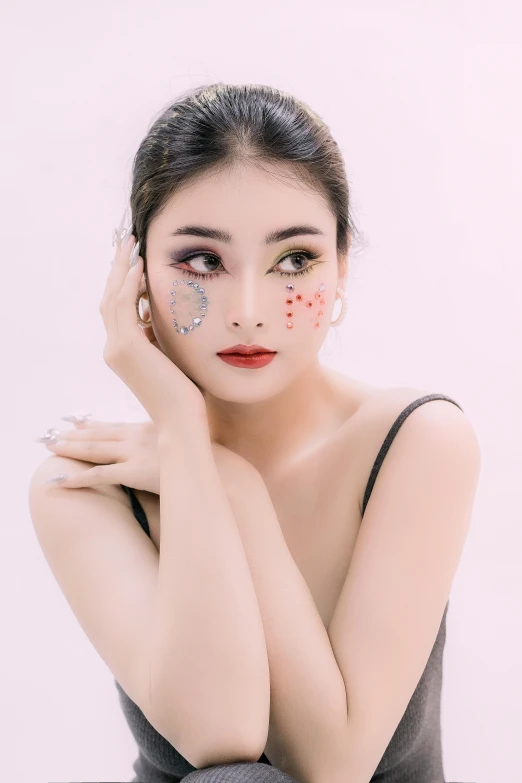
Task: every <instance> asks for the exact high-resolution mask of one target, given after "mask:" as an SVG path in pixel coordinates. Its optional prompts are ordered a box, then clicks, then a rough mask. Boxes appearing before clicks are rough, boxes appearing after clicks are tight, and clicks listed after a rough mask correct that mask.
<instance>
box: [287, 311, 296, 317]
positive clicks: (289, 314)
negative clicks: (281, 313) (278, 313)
mask: <svg viewBox="0 0 522 783" xmlns="http://www.w3.org/2000/svg"><path fill="white" fill-rule="evenodd" d="M293 316H294V314H293V313H292V312H291V311H290V310H289V311H288V312H287V314H286V317H287V318H293Z"/></svg>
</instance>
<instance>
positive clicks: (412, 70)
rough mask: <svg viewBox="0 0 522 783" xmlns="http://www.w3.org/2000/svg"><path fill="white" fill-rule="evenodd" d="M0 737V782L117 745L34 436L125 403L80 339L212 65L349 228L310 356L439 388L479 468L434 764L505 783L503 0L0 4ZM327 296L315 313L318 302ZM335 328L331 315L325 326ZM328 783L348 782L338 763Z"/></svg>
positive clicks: (375, 378)
mask: <svg viewBox="0 0 522 783" xmlns="http://www.w3.org/2000/svg"><path fill="white" fill-rule="evenodd" d="M0 13H1V28H2V31H3V36H2V38H3V43H2V47H1V51H0V58H1V66H2V67H1V77H0V78H1V80H2V88H3V89H2V97H3V100H2V102H1V104H0V111H1V114H2V117H1V120H2V122H1V132H2V142H3V143H2V145H1V152H2V158H3V159H2V166H1V172H2V176H1V215H2V243H1V244H2V247H3V250H2V256H3V257H2V262H1V270H2V280H3V297H2V299H3V313H2V319H1V327H2V355H3V357H4V358H3V362H2V368H3V369H2V383H1V389H2V409H3V421H2V431H3V439H4V449H3V459H2V514H1V523H0V530H1V535H2V540H1V546H0V559H1V561H0V580H1V583H0V595H1V602H2V603H1V629H2V643H1V645H0V663H1V673H2V691H1V699H0V704H1V706H0V711H1V712H0V723H1V725H0V745H1V746H2V751H1V766H2V770H1V772H2V778H3V779H4V780H6V781H7V780H9V781H11V783H47V782H49V781H54V782H58V781H99V780H103V781H125V780H130V779H131V778H132V776H133V774H134V773H133V771H132V762H133V761H134V759H135V758H136V756H137V749H136V746H135V744H134V741H133V739H132V736H131V734H130V731H129V729H128V728H127V725H126V723H125V720H124V717H123V714H122V713H121V711H120V707H119V703H118V700H117V692H116V689H115V686H114V679H113V677H112V674H111V672H110V671H109V670H108V668H107V667H106V665H105V664H104V663H103V661H102V660H101V658H100V657H99V655H98V654H97V652H96V650H95V649H94V648H93V646H92V645H91V644H90V642H89V641H88V639H87V638H86V636H85V634H84V633H83V631H82V629H81V627H80V626H79V624H78V622H77V621H76V618H75V617H74V615H73V614H72V611H71V610H70V608H69V606H68V604H67V602H66V600H65V598H64V596H63V595H62V593H61V591H60V589H59V588H58V586H57V583H56V582H55V580H54V577H53V575H52V573H51V571H50V569H49V568H48V566H47V563H46V561H45V559H44V557H43V554H42V552H41V550H40V548H39V545H38V542H37V540H36V536H35V533H34V530H33V527H32V524H31V519H30V516H29V509H28V498H27V493H28V485H29V481H30V478H31V475H32V473H33V471H34V470H35V468H36V466H37V465H38V464H39V463H40V462H41V461H43V460H44V459H45V458H46V457H47V456H48V455H49V452H48V451H47V450H46V449H45V447H44V446H42V445H39V444H37V443H35V442H34V440H35V438H37V437H38V436H39V435H41V434H43V432H44V431H45V430H46V429H48V428H49V427H57V428H65V429H68V428H70V427H71V426H72V425H69V424H66V423H65V422H62V421H61V418H60V417H61V416H64V415H67V414H70V413H72V412H75V411H78V410H84V411H89V412H92V413H93V415H94V417H95V418H98V419H105V420H107V421H139V420H142V419H145V418H147V416H146V414H145V411H144V410H143V408H142V407H141V405H140V404H139V402H138V401H137V400H136V398H135V397H134V396H133V395H132V394H131V393H130V390H129V389H128V388H127V387H126V386H125V385H124V384H123V382H122V381H121V380H120V379H119V378H118V377H117V376H116V375H115V374H114V373H113V372H112V371H111V370H110V369H109V368H108V366H107V365H106V364H105V363H104V361H103V357H102V351H103V346H104V342H105V331H104V326H103V322H102V319H101V316H100V314H99V311H98V307H99V302H100V299H101V295H102V291H103V288H104V285H105V280H106V277H107V275H108V272H109V266H110V260H111V259H112V257H113V252H114V250H113V247H112V245H111V235H112V230H113V228H114V227H115V226H116V224H117V222H118V220H119V218H120V216H121V213H122V211H123V208H124V207H125V205H126V204H127V201H128V195H129V187H130V170H131V161H132V157H133V155H134V153H135V151H136V149H137V147H138V145H139V143H140V141H141V139H142V138H143V136H144V135H145V133H146V132H147V130H148V127H149V125H150V123H151V122H152V120H153V118H155V116H156V115H157V113H158V111H159V110H160V109H161V108H162V107H165V106H166V105H167V103H168V102H169V101H170V100H174V98H175V97H176V96H177V95H178V94H179V93H180V92H182V91H183V90H185V89H187V88H189V87H195V86H196V85H199V84H210V83H212V82H217V81H221V82H233V83H263V84H268V85H272V86H274V87H279V88H281V89H283V90H286V91H289V92H292V93H293V94H295V95H296V96H297V97H298V98H301V99H302V100H304V101H306V102H307V103H308V104H309V105H310V106H311V107H312V108H313V109H314V110H315V111H316V112H318V113H319V114H320V115H321V116H322V118H323V119H324V120H325V121H326V123H327V124H328V125H329V127H330V128H331V131H332V133H333V135H334V137H335V138H336V140H337V142H338V144H339V145H340V147H341V150H342V152H343V155H344V158H345V161H346V167H347V174H348V179H349V183H350V186H351V192H352V199H353V207H354V216H355V220H356V222H357V225H358V227H359V229H360V230H361V231H362V232H363V235H364V238H365V242H364V244H363V245H362V246H361V247H360V248H359V250H358V252H355V253H354V255H353V256H352V258H351V267H350V275H349V280H348V285H347V295H348V314H347V317H346V319H345V321H344V323H343V324H342V326H341V327H340V329H339V330H338V331H339V334H340V341H336V340H335V339H333V338H332V339H330V337H329V339H328V340H327V342H326V343H325V345H324V351H323V352H322V354H321V360H322V361H323V362H324V363H325V364H327V365H328V366H331V367H333V368H335V369H338V370H341V371H344V372H346V373H347V374H348V375H351V376H353V377H356V378H359V379H361V380H364V381H367V382H368V383H373V384H376V385H379V386H415V387H421V388H428V389H430V390H431V391H433V392H441V393H444V394H448V395H449V396H451V397H452V398H454V399H455V400H456V401H457V402H458V403H459V404H460V405H461V406H462V407H463V409H464V411H465V413H466V415H467V416H468V417H469V418H470V419H471V421H472V422H473V424H474V426H475V428H476V431H477V434H478V436H479V439H480V443H481V450H482V473H481V478H480V485H479V490H478V494H477V498H476V502H475V509H474V515H473V521H472V525H471V529H470V533H469V536H468V539H467V542H466V546H465V550H464V554H463V557H462V560H461V563H460V566H459V570H458V573H457V576H456V578H455V581H454V584H453V588H452V593H451V606H450V610H449V613H448V622H447V642H446V649H445V655H444V679H443V702H442V728H443V748H444V765H445V773H446V777H447V780H452V781H453V780H454V781H457V780H458V781H466V782H469V783H471V782H473V783H499V781H507V780H515V779H516V778H517V771H518V769H519V766H520V760H519V751H520V740H521V737H522V708H521V695H522V688H521V685H522V676H521V674H520V667H521V660H522V649H521V647H522V645H521V641H522V629H521V619H520V618H521V608H520V607H521V597H522V583H521V577H520V570H519V563H520V547H521V544H522V525H521V514H520V507H521V504H522V494H521V490H520V476H521V473H522V446H521V443H522V415H521V407H522V372H521V348H520V346H521V341H522V315H521V314H522V302H521V298H522V296H521V291H522V273H521V251H520V248H521V231H520V227H521V218H520V216H521V214H522V185H521V182H522V153H521V142H520V140H521V138H522V110H521V101H520V96H521V94H522V78H521V77H522V49H521V47H520V40H519V31H520V29H521V27H522V12H521V10H520V5H519V4H518V3H517V2H515V0H512V2H508V0H497V2H495V3H493V2H487V0H479V2H473V3H472V2H468V1H467V0H439V1H437V2H435V1H434V0H423V2H422V3H420V2H414V0H409V1H406V0H402V1H400V0H395V2H394V1H393V0H389V1H388V2H384V0H383V1H382V2H371V1H370V2H368V0H360V1H358V2H354V1H353V0H352V2H345V3H341V2H340V0H339V2H321V3H313V2H310V1H308V2H307V0H295V1H294V2H288V1H287V0H278V1H277V2H268V3H254V4H244V3H242V2H240V0H230V1H229V2H219V3H215V2H202V0H191V2H190V3H189V2H184V3H181V2H178V3H172V2H170V3H169V2H159V1H158V0H152V1H151V2H149V3H147V4H144V3H143V2H136V1H135V0H132V2H128V1H127V2H123V1H122V0H120V2H103V3H102V2H100V0H95V1H94V2H90V3H88V4H87V3H85V4H79V3H67V2H63V1H62V2H59V1H58V0H51V2H46V3H40V2H36V1H35V0H28V2H26V3H22V4H15V3H9V4H8V3H7V2H4V3H3V4H2V7H1V9H0ZM336 312H337V311H336ZM334 331H335V330H331V332H330V334H331V333H333V332H334ZM347 783H349V781H347Z"/></svg>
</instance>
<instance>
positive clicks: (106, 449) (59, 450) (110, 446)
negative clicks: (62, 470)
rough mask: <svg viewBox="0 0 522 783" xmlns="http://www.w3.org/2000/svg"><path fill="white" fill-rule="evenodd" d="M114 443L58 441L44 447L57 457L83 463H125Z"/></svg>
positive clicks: (124, 458) (119, 449)
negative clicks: (78, 460) (77, 460)
mask: <svg viewBox="0 0 522 783" xmlns="http://www.w3.org/2000/svg"><path fill="white" fill-rule="evenodd" d="M115 444H116V441H93V440H72V439H71V440H59V441H57V442H56V443H46V444H45V447H46V448H47V449H49V451H52V453H53V454H56V455H57V456H59V457H71V458H73V459H80V460H82V461H83V462H93V463H98V464H100V465H108V464H114V463H119V462H125V460H126V457H125V455H124V454H123V453H122V451H121V448H120V447H119V446H117V445H115Z"/></svg>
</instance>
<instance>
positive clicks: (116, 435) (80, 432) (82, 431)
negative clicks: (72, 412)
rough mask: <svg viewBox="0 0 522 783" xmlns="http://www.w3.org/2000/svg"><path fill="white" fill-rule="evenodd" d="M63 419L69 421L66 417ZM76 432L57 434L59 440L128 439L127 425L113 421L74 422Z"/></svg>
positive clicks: (60, 431) (91, 420)
mask: <svg viewBox="0 0 522 783" xmlns="http://www.w3.org/2000/svg"><path fill="white" fill-rule="evenodd" d="M62 418H63V419H65V420H66V421H69V419H68V418H67V417H65V416H62ZM73 424H74V426H75V429H74V430H59V431H58V432H57V433H56V434H57V437H58V439H59V440H62V439H71V440H76V439H79V440H83V439H85V440H123V439H124V438H125V437H126V427H127V425H126V423H125V422H121V423H120V422H112V421H97V420H96V419H90V420H87V421H84V422H76V421H73Z"/></svg>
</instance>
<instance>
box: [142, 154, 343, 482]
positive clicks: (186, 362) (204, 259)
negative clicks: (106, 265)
mask: <svg viewBox="0 0 522 783" xmlns="http://www.w3.org/2000/svg"><path fill="white" fill-rule="evenodd" d="M288 175H290V177H291V178H290V177H289V176H288ZM303 224H311V225H312V226H315V227H317V228H318V229H320V230H321V231H322V232H323V233H324V236H321V235H317V236H311V235H307V236H304V235H301V236H295V237H292V238H290V239H286V240H283V241H281V242H278V243H277V244H269V245H267V244H265V242H264V237H265V235H266V234H268V233H269V232H271V231H274V230H278V229H282V228H286V227H288V226H293V225H303ZM184 225H203V226H207V227H211V228H214V229H221V230H226V231H228V232H229V233H230V234H231V235H232V240H233V241H232V242H231V243H225V242H222V241H218V240H215V239H207V238H202V237H194V236H174V237H172V236H169V233H170V232H172V231H174V230H175V229H176V228H179V227H180V226H184ZM306 250H312V251H314V252H317V253H319V257H318V258H317V259H311V260H308V259H307V258H306V257H305V256H302V255H293V256H289V257H286V258H284V256H288V253H289V251H306ZM181 251H184V252H183V256H186V255H188V254H189V253H191V254H192V253H193V252H194V251H201V252H202V253H212V254H213V255H212V256H202V255H200V256H198V257H193V258H192V259H190V260H189V261H185V262H176V261H175V260H174V259H173V258H172V257H171V254H173V253H178V257H180V256H181ZM146 255H147V276H148V285H149V292H150V305H149V307H150V318H151V321H152V326H153V329H154V333H155V335H156V339H157V341H158V345H159V346H160V348H161V350H162V351H163V352H164V353H165V354H166V355H167V356H168V357H169V358H171V359H172V361H173V362H175V363H176V365H177V366H178V367H179V368H180V369H181V370H182V371H183V372H184V373H185V374H186V375H188V377H189V378H191V380H192V381H193V382H194V383H195V384H197V385H198V387H199V388H200V390H201V392H202V394H203V397H204V399H205V404H206V408H207V415H208V421H209V428H210V434H211V438H212V441H213V442H215V443H219V444H222V445H223V446H225V447H227V448H229V449H231V450H232V451H235V452H236V453H237V454H240V455H241V456H243V457H244V458H245V459H247V460H248V461H249V462H250V463H251V464H253V465H254V467H256V468H257V469H258V470H262V471H264V470H265V469H266V468H267V465H268V463H269V464H270V465H271V466H272V467H274V468H275V467H276V466H277V465H279V464H281V465H282V464H284V463H285V462H287V461H288V460H289V459H291V457H292V454H295V453H296V452H299V451H301V452H302V451H303V450H304V449H306V448H308V447H309V446H311V445H312V444H314V443H315V442H316V441H317V439H318V437H320V434H322V435H323V436H324V435H325V433H327V432H334V431H335V429H336V428H337V427H338V426H340V424H341V423H342V421H343V420H344V419H345V418H346V408H347V398H346V383H345V381H346V377H345V376H341V375H340V374H339V373H336V372H333V371H331V370H329V369H327V368H325V367H322V366H321V364H320V363H319V358H318V353H319V349H320V347H321V345H322V343H323V342H324V340H325V338H326V335H327V332H328V329H329V325H330V321H331V320H332V319H333V315H332V311H333V308H334V303H335V298H336V288H337V286H340V287H341V288H342V289H343V290H344V289H345V283H346V274H347V263H346V258H344V259H343V258H341V257H340V256H338V255H337V251H336V221H335V218H334V216H333V214H332V212H331V210H330V209H329V207H328V205H327V204H326V202H325V201H324V200H323V199H322V198H321V196H320V195H318V194H317V193H314V192H313V191H311V190H310V189H309V188H307V187H306V186H305V185H303V183H302V182H300V181H297V180H296V178H295V175H294V176H293V177H292V172H291V170H290V169H288V168H283V167H281V166H273V165H272V166H270V167H265V170H260V169H259V168H255V167H253V166H251V165H248V166H246V165H242V166H239V165H238V166H235V167H234V168H229V169H227V170H226V171H225V172H221V173H218V174H211V175H208V174H207V175H205V176H204V177H202V178H200V179H198V180H197V181H195V182H192V183H191V184H190V185H188V186H186V187H185V188H183V189H182V190H180V191H178V192H177V193H176V194H175V195H174V196H173V197H172V198H171V199H170V201H169V202H168V203H167V205H166V207H165V208H164V209H163V211H162V212H161V214H158V215H157V216H156V217H155V219H154V220H153V221H152V222H151V224H150V227H149V232H148V236H147V248H146ZM283 258H284V260H281V259H283ZM217 259H219V260H217ZM219 262H220V263H219ZM310 265H313V268H312V271H311V272H310V273H309V274H305V275H300V276H299V275H298V276H294V275H292V276H283V275H280V274H279V272H280V271H286V272H296V271H299V270H301V269H304V268H306V267H308V266H310ZM182 268H183V269H187V270H188V271H191V270H192V271H193V272H200V273H203V274H205V273H208V274H212V273H214V272H215V273H216V275H217V276H215V277H213V278H207V279H200V278H197V277H194V276H193V275H188V274H183V272H182V271H181V269H182ZM174 280H177V281H178V285H177V287H176V286H173V281H174ZM189 280H194V282H195V283H196V284H198V285H199V286H200V287H203V288H204V289H205V291H204V296H206V297H207V310H206V314H205V316H204V318H202V323H201V325H200V326H197V327H195V328H194V330H193V331H192V332H189V333H188V334H186V335H183V334H178V333H177V332H176V331H175V327H174V325H173V323H172V321H173V319H174V318H176V319H177V322H178V325H179V326H180V327H181V326H182V325H187V326H188V325H189V324H190V323H191V318H192V316H195V315H198V309H199V305H200V303H201V295H200V294H198V293H196V291H195V290H194V289H192V288H190V287H188V285H187V284H188V281H189ZM182 281H184V283H185V284H184V285H182ZM144 282H145V279H143V280H142V284H144ZM289 283H291V284H293V285H294V286H295V289H294V290H293V291H292V292H288V291H287V289H286V286H287V284H289ZM321 284H323V285H324V290H323V291H322V292H321V293H320V296H322V300H321V299H319V298H316V297H315V294H316V292H318V290H319V286H321ZM173 290H175V291H176V295H175V301H176V304H175V305H173V304H171V302H172V300H173V296H172V294H171V291H173ZM297 294H300V295H301V296H302V297H303V299H302V301H297V300H296V299H295V297H296V295H297ZM288 297H291V298H293V300H294V301H293V304H291V305H289V304H287V299H288ZM306 301H311V302H312V303H313V305H312V307H311V308H309V307H307V306H306ZM321 301H323V302H324V304H320V302H321ZM144 305H145V307H144V308H143V317H144V318H145V319H147V318H149V313H148V311H147V307H146V301H145V302H144ZM172 310H174V314H173V313H172ZM319 311H322V313H323V315H319ZM287 313H292V314H293V315H292V316H291V317H289V316H288V315H287ZM289 322H291V323H293V324H294V326H293V328H292V329H289V328H287V323H289ZM316 323H319V327H316V326H315V324H316ZM238 343H246V344H249V343H256V344H258V345H262V346H264V347H266V348H269V349H271V350H275V351H277V352H278V353H277V355H276V356H275V358H274V360H273V361H272V362H271V363H270V364H269V365H267V366H266V367H263V368H257V369H244V368H238V367H232V366H230V365H228V364H226V363H225V362H223V361H222V360H221V359H220V358H219V356H217V355H216V354H217V352H218V351H221V350H223V349H225V348H228V347H231V346H233V345H235V344H238ZM343 379H344V381H343Z"/></svg>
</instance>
